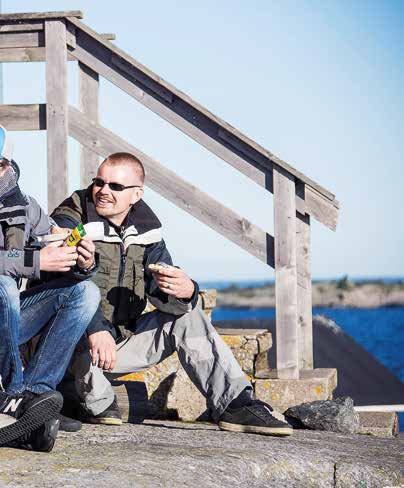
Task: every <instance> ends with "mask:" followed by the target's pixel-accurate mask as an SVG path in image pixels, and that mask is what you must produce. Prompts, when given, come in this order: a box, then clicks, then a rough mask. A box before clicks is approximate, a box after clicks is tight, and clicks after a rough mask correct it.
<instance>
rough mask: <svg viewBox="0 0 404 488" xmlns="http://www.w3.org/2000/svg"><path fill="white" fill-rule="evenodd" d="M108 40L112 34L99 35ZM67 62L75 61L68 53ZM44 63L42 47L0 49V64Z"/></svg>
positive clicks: (71, 40) (44, 56)
mask: <svg viewBox="0 0 404 488" xmlns="http://www.w3.org/2000/svg"><path fill="white" fill-rule="evenodd" d="M101 35H102V36H103V37H104V36H105V38H106V39H108V38H109V37H110V36H113V34H101ZM70 42H71V43H73V42H75V39H74V40H73V38H72V37H71V38H70ZM67 60H68V61H77V59H76V58H74V57H73V56H72V55H71V54H70V53H68V55H67ZM43 61H46V53H45V48H44V47H14V48H4V49H0V63H30V62H43Z"/></svg>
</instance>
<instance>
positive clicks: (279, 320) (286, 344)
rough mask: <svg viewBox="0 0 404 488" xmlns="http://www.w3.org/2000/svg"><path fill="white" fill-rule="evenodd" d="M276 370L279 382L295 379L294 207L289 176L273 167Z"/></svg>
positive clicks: (295, 280)
mask: <svg viewBox="0 0 404 488" xmlns="http://www.w3.org/2000/svg"><path fill="white" fill-rule="evenodd" d="M273 173H274V217H275V219H274V228H275V236H274V238H275V297H276V298H275V303H276V358H277V360H276V361H277V363H276V367H277V370H278V376H279V378H282V379H293V378H295V379H297V378H299V355H298V347H299V344H298V342H299V335H298V322H297V267H296V205H295V192H296V189H295V182H294V178H293V176H291V175H290V174H288V173H287V172H286V171H285V170H284V169H282V168H274V171H273Z"/></svg>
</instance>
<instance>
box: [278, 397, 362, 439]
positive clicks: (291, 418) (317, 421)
mask: <svg viewBox="0 0 404 488" xmlns="http://www.w3.org/2000/svg"><path fill="white" fill-rule="evenodd" d="M285 418H286V419H287V420H288V422H290V423H291V424H292V425H293V426H295V427H299V428H305V429H313V430H328V431H331V432H342V433H344V434H354V433H356V432H358V430H359V415H358V413H357V412H355V410H354V404H353V401H352V398H349V397H340V398H336V399H335V400H323V401H316V402H310V403H302V404H301V405H296V406H294V407H291V408H288V409H287V410H286V412H285Z"/></svg>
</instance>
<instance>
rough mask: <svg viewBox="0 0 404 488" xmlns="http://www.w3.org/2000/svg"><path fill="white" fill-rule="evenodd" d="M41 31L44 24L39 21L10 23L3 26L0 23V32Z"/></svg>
mask: <svg viewBox="0 0 404 488" xmlns="http://www.w3.org/2000/svg"><path fill="white" fill-rule="evenodd" d="M0 18H1V16H0ZM43 29H44V23H43V22H42V21H41V20H32V21H31V22H29V21H26V22H21V21H20V22H11V23H9V24H3V23H1V21H0V32H29V31H41V30H43Z"/></svg>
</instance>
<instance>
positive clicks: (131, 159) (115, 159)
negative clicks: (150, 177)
mask: <svg viewBox="0 0 404 488" xmlns="http://www.w3.org/2000/svg"><path fill="white" fill-rule="evenodd" d="M104 163H105V164H110V165H112V166H119V165H122V164H128V165H133V168H134V169H135V171H136V173H137V174H138V175H139V177H140V179H141V181H142V184H143V183H144V179H145V170H144V166H143V164H142V162H141V161H140V159H138V158H137V157H136V156H134V155H133V154H130V153H126V152H117V153H114V154H110V155H109V156H108V157H107V158H106V159H104V161H103V162H102V164H104Z"/></svg>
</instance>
